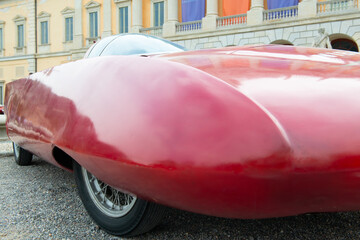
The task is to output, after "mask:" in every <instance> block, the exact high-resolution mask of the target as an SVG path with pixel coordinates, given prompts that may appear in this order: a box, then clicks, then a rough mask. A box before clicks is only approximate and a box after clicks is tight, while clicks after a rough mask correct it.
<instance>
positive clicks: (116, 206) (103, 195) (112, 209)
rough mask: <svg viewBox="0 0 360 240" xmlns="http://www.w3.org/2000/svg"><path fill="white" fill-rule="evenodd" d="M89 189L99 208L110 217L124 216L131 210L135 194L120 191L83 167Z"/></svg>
mask: <svg viewBox="0 0 360 240" xmlns="http://www.w3.org/2000/svg"><path fill="white" fill-rule="evenodd" d="M81 170H82V174H83V176H84V180H85V183H86V188H87V191H88V192H89V195H90V197H91V199H92V200H93V202H94V204H95V205H96V206H97V207H98V209H99V210H100V211H101V212H102V213H103V214H105V215H107V216H109V217H122V216H125V215H126V214H127V213H129V212H130V211H131V209H132V208H133V206H134V205H135V202H136V200H137V198H136V196H135V195H131V194H127V193H123V192H120V191H118V190H116V189H114V188H113V187H111V186H109V185H108V184H106V183H104V182H102V181H100V180H99V179H97V178H96V177H95V176H94V175H92V174H91V173H89V172H88V171H87V170H86V169H85V168H83V167H82V168H81Z"/></svg>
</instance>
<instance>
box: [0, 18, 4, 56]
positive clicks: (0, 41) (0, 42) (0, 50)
mask: <svg viewBox="0 0 360 240" xmlns="http://www.w3.org/2000/svg"><path fill="white" fill-rule="evenodd" d="M4 25H5V22H4V21H0V29H1V34H0V57H2V56H4V50H5V48H4V39H5V38H4V35H5V31H4Z"/></svg>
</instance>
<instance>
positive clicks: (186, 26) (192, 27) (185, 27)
mask: <svg viewBox="0 0 360 240" xmlns="http://www.w3.org/2000/svg"><path fill="white" fill-rule="evenodd" d="M201 25H202V21H201V20H199V21H192V22H183V23H177V24H176V32H177V33H181V32H188V31H198V30H201Z"/></svg>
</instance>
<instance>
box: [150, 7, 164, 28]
mask: <svg viewBox="0 0 360 240" xmlns="http://www.w3.org/2000/svg"><path fill="white" fill-rule="evenodd" d="M159 2H164V23H166V21H167V8H168V2H167V1H166V0H151V14H150V15H151V16H150V25H151V27H155V22H154V20H155V4H156V3H159ZM164 23H163V25H164ZM163 25H160V26H158V27H162V26H163Z"/></svg>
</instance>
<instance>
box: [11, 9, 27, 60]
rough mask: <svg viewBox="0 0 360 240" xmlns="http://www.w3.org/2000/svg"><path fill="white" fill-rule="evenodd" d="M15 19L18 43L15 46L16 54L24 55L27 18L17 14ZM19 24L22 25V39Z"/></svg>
mask: <svg viewBox="0 0 360 240" xmlns="http://www.w3.org/2000/svg"><path fill="white" fill-rule="evenodd" d="M13 21H14V23H15V29H16V30H15V39H16V45H15V46H14V49H15V55H22V54H26V52H25V49H26V18H25V17H23V16H20V15H16V17H15V18H13ZM19 26H22V41H19V40H20V39H19ZM20 42H22V45H20Z"/></svg>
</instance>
